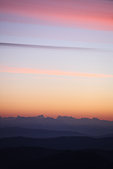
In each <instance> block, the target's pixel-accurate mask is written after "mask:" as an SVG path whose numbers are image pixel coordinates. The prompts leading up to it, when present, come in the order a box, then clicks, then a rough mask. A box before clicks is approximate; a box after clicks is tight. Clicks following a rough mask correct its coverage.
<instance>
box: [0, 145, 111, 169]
mask: <svg viewBox="0 0 113 169" xmlns="http://www.w3.org/2000/svg"><path fill="white" fill-rule="evenodd" d="M112 159H113V151H103V150H81V151H72V150H68V151H67V150H53V149H44V148H36V147H34V148H33V147H20V148H6V149H0V160H1V162H0V168H1V169H10V168H11V169H20V168H21V169H25V168H26V169H31V168H32V169H45V168H48V169H53V168H54V169H58V168H59V169H60V168H69V169H71V168H75V169H113V160H112Z"/></svg>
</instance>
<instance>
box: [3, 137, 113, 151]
mask: <svg viewBox="0 0 113 169" xmlns="http://www.w3.org/2000/svg"><path fill="white" fill-rule="evenodd" d="M21 146H22V147H43V148H49V149H60V150H82V149H102V150H113V137H111V138H90V137H83V136H77V137H74V136H73V137H57V138H46V139H34V138H23V137H15V138H4V139H0V148H6V147H21Z"/></svg>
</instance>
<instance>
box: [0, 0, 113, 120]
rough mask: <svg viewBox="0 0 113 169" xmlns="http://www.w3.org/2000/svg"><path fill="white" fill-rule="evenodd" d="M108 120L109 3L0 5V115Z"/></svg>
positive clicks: (56, 0)
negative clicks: (42, 115)
mask: <svg viewBox="0 0 113 169" xmlns="http://www.w3.org/2000/svg"><path fill="white" fill-rule="evenodd" d="M40 114H44V115H46V116H51V117H57V116H58V115H66V116H73V117H76V118H81V117H89V118H93V117H97V118H100V119H106V120H113V1H111V0H0V116H17V115H22V116H36V115H40Z"/></svg>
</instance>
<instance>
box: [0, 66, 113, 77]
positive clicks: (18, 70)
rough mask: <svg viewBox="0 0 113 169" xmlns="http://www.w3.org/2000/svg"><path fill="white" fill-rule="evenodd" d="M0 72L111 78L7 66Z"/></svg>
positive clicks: (101, 75)
mask: <svg viewBox="0 0 113 169" xmlns="http://www.w3.org/2000/svg"><path fill="white" fill-rule="evenodd" d="M0 72H7V73H16V74H40V75H54V76H72V77H89V78H113V75H110V74H96V73H80V72H67V71H60V70H41V69H31V68H17V67H8V66H0Z"/></svg>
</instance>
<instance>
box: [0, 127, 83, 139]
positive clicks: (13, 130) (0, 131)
mask: <svg viewBox="0 0 113 169" xmlns="http://www.w3.org/2000/svg"><path fill="white" fill-rule="evenodd" d="M19 136H22V137H32V138H49V137H61V136H83V134H81V133H79V132H75V131H66V130H64V131H61V130H60V131H59V130H46V129H28V128H19V127H6V128H0V138H4V137H19Z"/></svg>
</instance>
